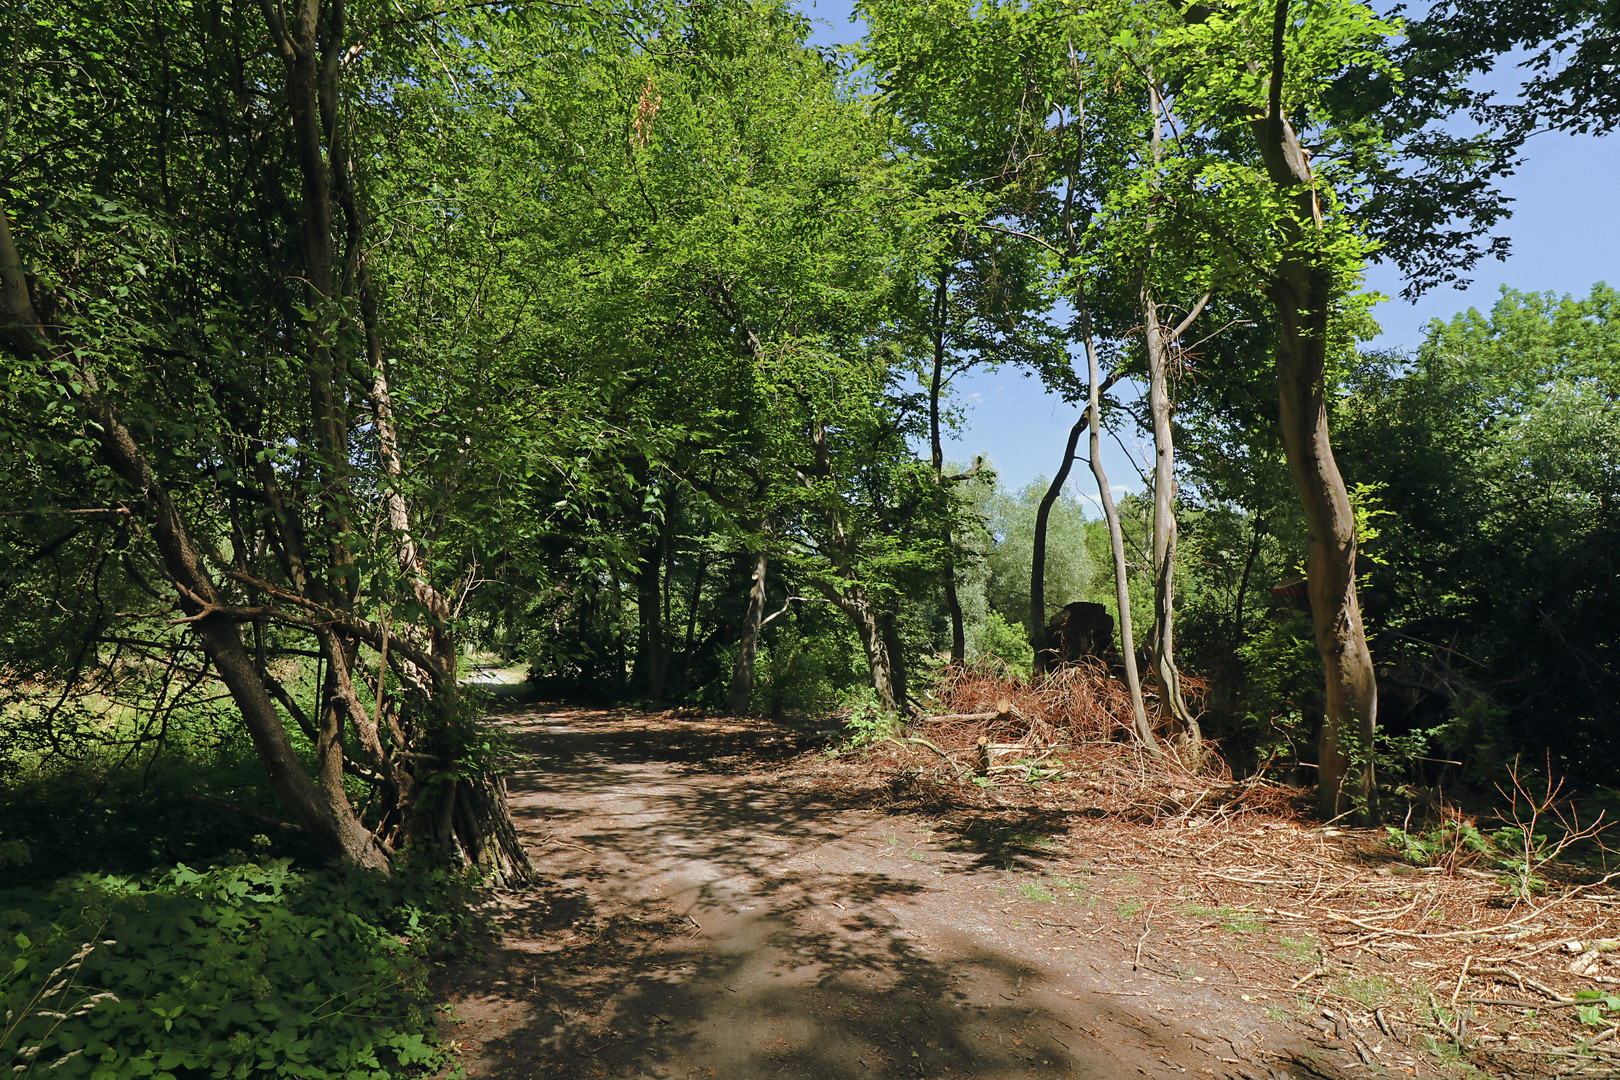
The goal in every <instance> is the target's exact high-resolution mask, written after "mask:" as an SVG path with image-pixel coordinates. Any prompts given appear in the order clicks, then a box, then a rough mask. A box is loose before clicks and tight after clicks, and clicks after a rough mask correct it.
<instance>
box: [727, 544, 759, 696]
mask: <svg viewBox="0 0 1620 1080" xmlns="http://www.w3.org/2000/svg"><path fill="white" fill-rule="evenodd" d="M767 527H768V526H767ZM766 568H767V561H766V558H765V551H764V549H763V548H761V549H760V550H759V551H756V552H755V553H754V574H753V579H752V581H751V582H750V584H749V587H748V608H747V610H745V611H744V612H743V625H742V634H741V635H740V637H739V640H738V642H737V662H736V664H734V665H733V666H732V669H731V687H730V689H729V690H728V691H727V693H726V712H727V714H728V715H731V716H742V715H743V714H744V713H746V712H747V711H748V698H749V695H750V694H752V693H753V690H754V661H755V659H756V658H757V656H758V654H759V629H760V625H761V621H762V620H763V619H764V618H765V571H766Z"/></svg>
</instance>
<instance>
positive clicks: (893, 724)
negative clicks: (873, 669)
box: [839, 687, 900, 750]
mask: <svg viewBox="0 0 1620 1080" xmlns="http://www.w3.org/2000/svg"><path fill="white" fill-rule="evenodd" d="M839 712H840V713H842V714H843V716H844V745H845V746H846V747H847V748H848V749H851V750H855V749H859V748H860V747H863V746H870V745H871V744H872V743H875V742H880V741H882V740H883V739H887V738H889V737H891V736H893V735H894V734H895V733H896V732H898V731H899V730H900V718H899V717H898V716H896V715H894V714H893V713H891V712H885V711H884V709H883V707H882V705H880V704H879V702H878V699H877V694H876V693H875V692H874V691H873V690H872V689H871V688H870V687H861V688H859V689H857V690H852V691H850V692H849V693H848V694H847V695H845V697H844V701H843V704H842V705H841V706H840V708H839Z"/></svg>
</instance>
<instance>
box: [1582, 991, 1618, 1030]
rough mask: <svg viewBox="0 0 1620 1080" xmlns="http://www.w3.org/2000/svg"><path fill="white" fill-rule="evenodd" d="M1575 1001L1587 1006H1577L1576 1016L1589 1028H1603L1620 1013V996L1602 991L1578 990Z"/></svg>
mask: <svg viewBox="0 0 1620 1080" xmlns="http://www.w3.org/2000/svg"><path fill="white" fill-rule="evenodd" d="M1575 1000H1576V1001H1580V1002H1586V1003H1587V1004H1582V1005H1577V1006H1576V1007H1575V1015H1576V1016H1577V1017H1579V1018H1580V1021H1581V1023H1583V1024H1585V1025H1586V1026H1587V1027H1602V1026H1603V1025H1605V1024H1608V1023H1611V1022H1612V1021H1611V1019H1610V1018H1611V1017H1613V1016H1614V1015H1615V1014H1617V1013H1620V994H1610V993H1605V992H1604V991H1602V990H1577V991H1575Z"/></svg>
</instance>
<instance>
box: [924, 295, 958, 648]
mask: <svg viewBox="0 0 1620 1080" xmlns="http://www.w3.org/2000/svg"><path fill="white" fill-rule="evenodd" d="M949 287H950V272H949V270H948V269H947V268H945V267H941V268H940V271H939V274H938V276H937V277H936V278H935V279H934V311H933V316H934V377H933V379H932V380H931V381H930V383H929V387H928V435H929V439H930V442H931V448H932V451H933V454H932V461H933V465H934V488H935V490H936V491H938V492H939V494H940V497H941V498H945V499H948V497H949V496H948V493H947V492H948V482H947V481H946V478H945V446H944V443H943V442H942V441H941V440H940V435H939V396H940V392H941V387H942V383H943V382H944V374H945V316H946V314H947V313H948V307H949V304H950V291H949ZM945 510H946V512H947V515H948V514H949V510H950V508H949V506H946V507H945ZM947 520H948V517H947ZM944 585H945V610H946V611H948V612H949V613H950V616H951V663H953V664H958V665H960V664H961V663H962V662H963V661H964V660H965V659H966V658H967V629H966V626H965V624H964V620H963V618H962V601H961V599H960V598H959V597H958V596H957V595H956V542H955V538H954V537H953V536H952V535H951V528H950V525H949V524H947V525H946V526H945V570H944Z"/></svg>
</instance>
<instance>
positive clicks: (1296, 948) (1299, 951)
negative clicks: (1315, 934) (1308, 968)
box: [1277, 937, 1316, 960]
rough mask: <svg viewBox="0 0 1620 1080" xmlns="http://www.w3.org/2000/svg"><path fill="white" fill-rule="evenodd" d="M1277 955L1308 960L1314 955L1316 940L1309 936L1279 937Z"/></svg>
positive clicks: (1284, 957)
mask: <svg viewBox="0 0 1620 1080" xmlns="http://www.w3.org/2000/svg"><path fill="white" fill-rule="evenodd" d="M1277 955H1278V956H1279V957H1281V958H1282V959H1284V960H1310V959H1312V958H1314V957H1315V956H1316V942H1314V941H1312V940H1310V939H1309V938H1291V937H1285V938H1280V939H1279V940H1278V942H1277Z"/></svg>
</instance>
